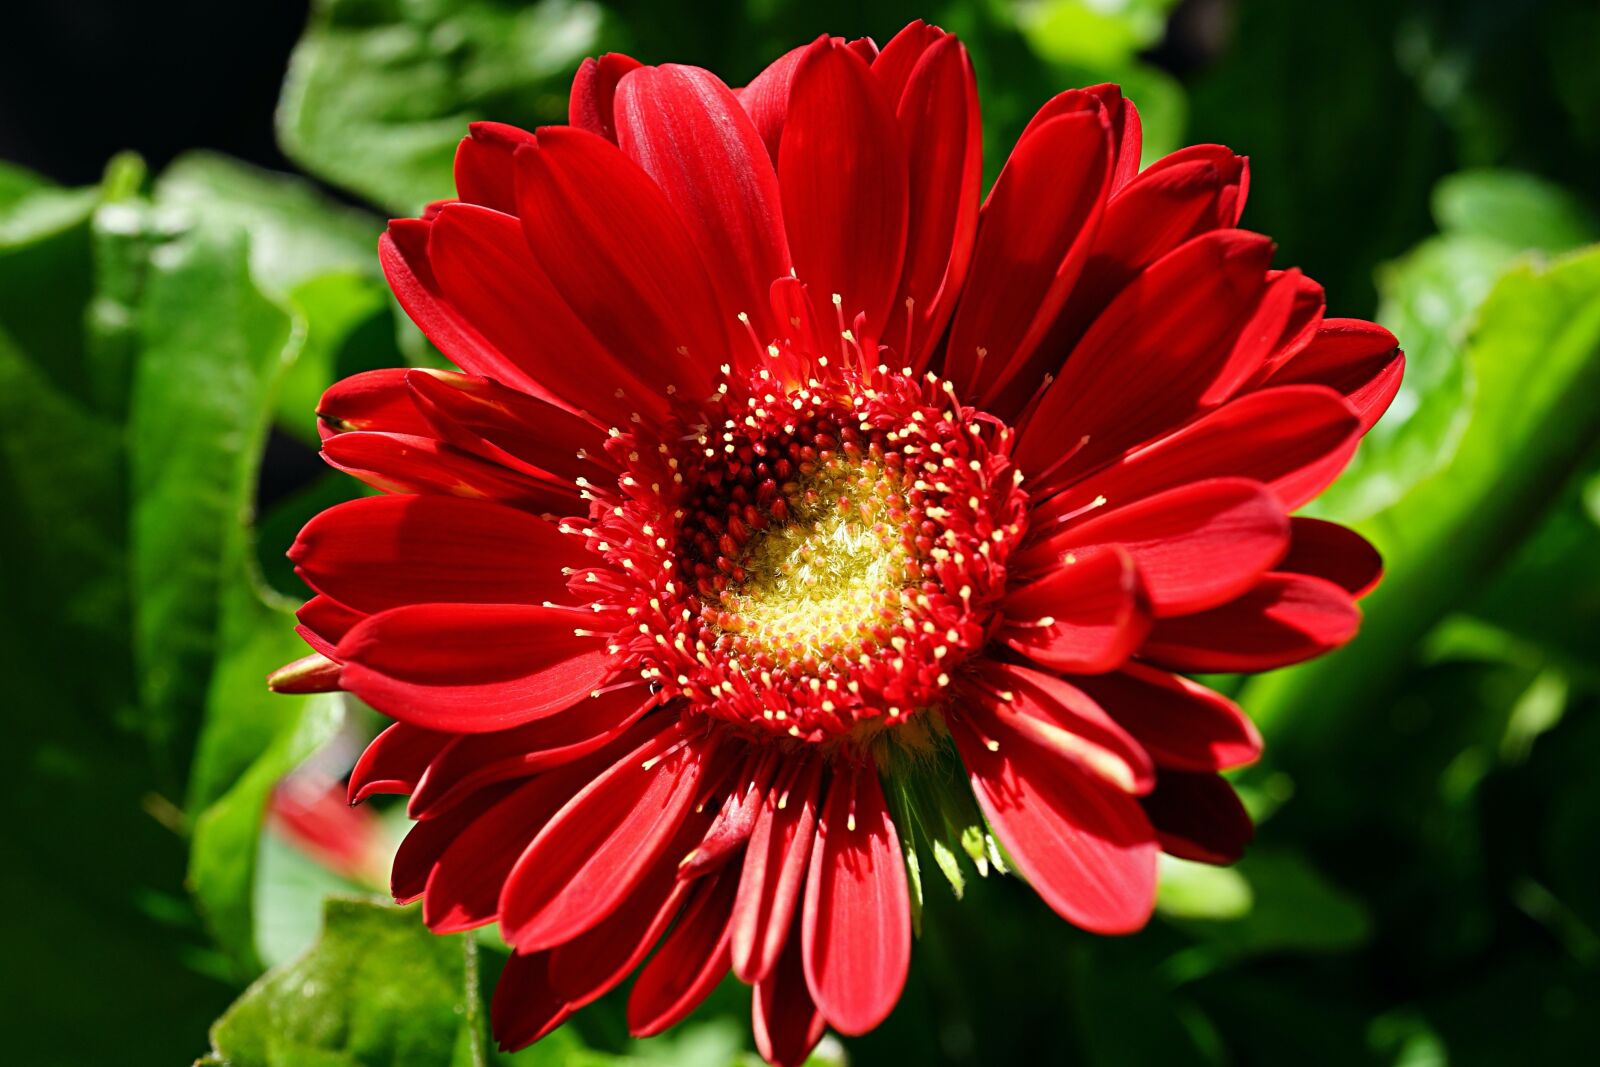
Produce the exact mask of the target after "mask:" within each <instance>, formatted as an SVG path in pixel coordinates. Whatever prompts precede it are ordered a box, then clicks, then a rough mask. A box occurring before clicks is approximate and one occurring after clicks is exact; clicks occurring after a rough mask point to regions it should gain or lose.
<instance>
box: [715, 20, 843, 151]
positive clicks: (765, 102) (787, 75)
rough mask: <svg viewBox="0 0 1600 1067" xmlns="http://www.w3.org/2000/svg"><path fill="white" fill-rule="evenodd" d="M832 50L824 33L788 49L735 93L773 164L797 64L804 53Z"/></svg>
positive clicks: (830, 41) (787, 116) (785, 117)
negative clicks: (804, 43) (806, 43)
mask: <svg viewBox="0 0 1600 1067" xmlns="http://www.w3.org/2000/svg"><path fill="white" fill-rule="evenodd" d="M832 47H833V43H832V40H831V39H830V38H829V37H828V36H827V35H826V34H824V35H822V36H821V37H818V38H817V39H816V40H815V41H812V42H811V43H810V44H808V45H801V46H800V47H799V48H791V49H790V50H789V51H787V52H785V53H784V54H783V55H781V56H779V57H778V58H777V59H775V60H774V61H773V62H772V63H770V64H768V66H767V68H766V69H765V70H763V71H762V72H761V73H760V74H757V75H756V76H755V78H754V79H752V80H751V82H750V84H749V85H747V86H745V87H744V88H743V89H740V90H738V91H737V92H736V93H735V95H736V96H737V97H738V98H739V106H740V107H743V108H744V110H745V112H746V113H747V114H748V115H749V116H750V121H751V122H752V123H754V125H755V128H756V132H757V133H758V134H760V135H761V143H762V144H764V145H765V146H766V148H767V155H769V156H770V157H772V159H773V160H774V161H776V160H777V158H778V145H779V142H780V141H781V139H782V137H783V126H784V123H785V122H786V121H787V120H788V118H789V87H790V86H791V85H793V84H794V71H795V68H796V67H797V66H799V65H800V58H801V57H802V56H804V55H805V54H806V53H807V52H811V51H816V50H818V49H826V48H832Z"/></svg>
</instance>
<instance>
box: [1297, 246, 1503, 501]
mask: <svg viewBox="0 0 1600 1067" xmlns="http://www.w3.org/2000/svg"><path fill="white" fill-rule="evenodd" d="M1514 255H1515V250H1513V249H1509V248H1507V247H1505V246H1504V245H1501V244H1500V243H1499V242H1497V241H1492V240H1489V239H1488V238H1484V237H1476V236H1465V235H1458V236H1444V237H1433V238H1430V239H1428V240H1427V241H1424V242H1423V243H1422V244H1420V245H1418V246H1417V247H1416V248H1414V249H1412V250H1411V251H1410V252H1409V253H1407V254H1406V255H1405V256H1403V257H1402V258H1400V259H1399V260H1396V261H1395V262H1393V263H1388V264H1385V265H1384V266H1383V267H1381V268H1380V269H1379V271H1378V291H1379V293H1380V294H1381V296H1382V302H1381V303H1380V304H1379V305H1378V315H1377V319H1378V321H1379V322H1381V323H1383V324H1384V325H1385V326H1387V327H1388V328H1389V329H1390V330H1391V331H1393V332H1394V334H1395V336H1396V337H1398V338H1399V339H1400V344H1401V346H1402V347H1403V348H1404V349H1405V353H1406V373H1405V378H1404V379H1403V380H1402V381H1401V384H1400V392H1399V394H1397V395H1396V396H1395V399H1394V403H1393V404H1392V405H1390V407H1389V410H1388V411H1387V412H1385V414H1384V417H1383V418H1382V419H1380V420H1379V421H1378V424H1377V425H1376V426H1374V427H1373V428H1372V430H1371V431H1370V432H1369V433H1368V434H1367V436H1366V438H1365V439H1364V440H1363V441H1362V443H1361V447H1360V449H1359V450H1357V452H1356V455H1355V458H1354V459H1353V460H1351V462H1350V466H1349V467H1348V468H1346V470H1345V472H1344V474H1343V475H1341V476H1340V478H1339V480H1338V481H1337V482H1335V483H1334V484H1333V485H1332V486H1330V487H1329V488H1328V490H1327V491H1326V492H1325V493H1323V494H1322V496H1321V497H1319V498H1318V499H1317V501H1316V502H1315V503H1314V504H1313V505H1312V506H1311V507H1310V508H1308V509H1307V510H1308V512H1309V513H1310V514H1315V515H1323V516H1327V517H1330V518H1337V519H1339V520H1341V521H1344V522H1350V521H1354V520H1357V519H1361V518H1365V517H1366V516H1368V515H1372V514H1374V513H1376V512H1378V511H1379V510H1381V509H1382V508H1384V507H1387V506H1388V505H1390V504H1393V503H1394V502H1395V501H1396V500H1398V499H1400V497H1401V496H1403V495H1404V494H1405V491H1406V490H1407V489H1409V488H1410V487H1411V486H1413V485H1415V484H1416V483H1417V482H1418V481H1420V480H1422V479H1423V478H1425V477H1427V476H1428V475H1429V474H1431V473H1433V472H1434V471H1436V470H1438V469H1439V468H1440V467H1441V466H1442V465H1444V464H1445V463H1446V462H1448V461H1449V458H1450V456H1451V455H1452V454H1453V453H1454V452H1455V449H1456V447H1457V446H1458V445H1459V444H1460V441H1461V433H1462V431H1463V430H1464V429H1465V426H1466V420H1467V412H1468V404H1467V401H1468V398H1469V396H1470V395H1471V391H1472V389H1473V386H1474V383H1473V381H1472V379H1471V377H1470V374H1469V371H1468V368H1467V365H1466V363H1465V361H1464V360H1463V359H1462V358H1461V348H1462V344H1463V341H1464V340H1465V334H1466V331H1467V330H1468V328H1469V327H1470V326H1471V324H1472V312H1473V310H1474V309H1475V308H1477V306H1478V305H1479V304H1481V303H1482V302H1483V298H1484V297H1485V296H1487V295H1488V293H1489V290H1490V288H1491V287H1492V286H1493V285H1494V282H1495V279H1496V278H1498V277H1499V276H1500V273H1501V271H1503V270H1504V269H1505V267H1506V265H1507V264H1508V263H1509V262H1510V261H1511V259H1512V258H1513V256H1514Z"/></svg>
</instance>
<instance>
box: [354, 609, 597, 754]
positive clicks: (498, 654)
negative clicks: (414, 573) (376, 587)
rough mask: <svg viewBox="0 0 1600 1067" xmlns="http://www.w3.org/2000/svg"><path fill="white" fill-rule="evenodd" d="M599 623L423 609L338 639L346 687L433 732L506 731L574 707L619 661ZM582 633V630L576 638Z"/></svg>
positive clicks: (384, 618)
mask: <svg viewBox="0 0 1600 1067" xmlns="http://www.w3.org/2000/svg"><path fill="white" fill-rule="evenodd" d="M593 618H594V616H593V615H592V614H591V613H590V612H587V611H577V610H574V609H570V608H546V607H534V606H531V605H523V604H417V605H413V606H410V607H403V608H394V609H393V610H390V611H385V612H383V613H381V614H378V615H374V616H372V617H371V618H369V619H367V620H366V621H365V622H363V623H361V625H359V626H357V627H356V628H355V629H354V630H351V631H350V632H349V633H348V634H346V635H345V638H344V640H342V641H340V642H339V647H338V650H337V651H338V658H339V659H340V660H341V661H342V662H343V663H344V665H345V667H344V674H343V678H342V681H343V684H344V687H345V689H346V690H348V691H349V692H351V693H354V694H355V695H356V696H358V697H360V698H361V699H362V700H365V701H366V702H367V703H369V704H371V705H372V706H373V707H375V708H377V709H378V710H379V711H381V712H383V713H384V714H385V715H388V716H389V717H390V718H394V719H399V720H400V721H402V722H409V723H411V724H412V725H414V726H422V727H425V728H427V729H430V730H449V731H452V732H454V733H483V732H486V731H489V730H503V729H506V728H507V727H511V726H516V725H518V724H519V723H524V722H528V721H529V720H531V719H537V718H540V717H542V716H545V715H550V714H553V713H555V712H557V711H562V710H564V709H566V708H570V707H571V706H572V705H574V704H576V703H577V702H578V701H579V700H582V699H583V698H584V697H586V696H588V695H589V694H590V693H591V692H593V691H594V690H595V689H597V688H599V687H600V686H601V685H603V684H605V682H606V680H607V679H608V678H609V677H610V675H611V673H612V671H613V670H615V664H614V663H613V662H612V658H611V655H610V654H609V653H608V652H607V651H606V648H605V642H604V640H603V639H601V638H598V637H594V636H590V634H589V631H588V630H586V629H584V627H585V626H586V625H588V624H591V623H592V621H593ZM577 630H582V631H583V632H582V633H577V632H575V631H577Z"/></svg>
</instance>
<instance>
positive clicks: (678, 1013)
mask: <svg viewBox="0 0 1600 1067" xmlns="http://www.w3.org/2000/svg"><path fill="white" fill-rule="evenodd" d="M738 884H739V878H738V875H736V874H734V873H733V872H731V871H724V872H722V873H721V874H718V875H712V876H710V877H707V878H702V879H700V880H699V881H698V882H696V883H694V890H693V894H692V895H691V896H690V898H689V902H688V903H687V904H686V905H684V909H683V915H682V916H680V917H679V919H678V923H677V925H676V926H674V927H673V929H672V933H670V934H668V935H667V937H666V940H664V941H662V942H661V947H660V948H659V949H657V950H656V953H655V955H654V956H651V957H650V962H649V963H647V964H645V965H644V969H643V970H641V971H640V972H639V977H638V979H636V980H635V981H634V983H633V991H632V992H631V993H630V994H629V996H628V1032H629V1033H631V1034H633V1035H634V1036H635V1037H649V1036H650V1035H651V1034H659V1033H660V1032H661V1031H663V1030H665V1029H667V1027H669V1026H672V1025H673V1024H675V1023H678V1022H680V1021H682V1020H683V1019H684V1017H686V1016H687V1015H688V1014H689V1013H690V1012H691V1011H693V1010H694V1009H695V1008H696V1007H698V1006H699V1004H700V1002H701V1001H702V1000H704V999H705V998H706V995H707V994H708V993H710V992H711V990H712V989H714V988H715V987H716V984H717V983H718V982H719V981H721V979H722V976H723V975H725V974H727V973H728V963H729V958H728V913H729V911H730V909H732V907H733V896H734V891H735V889H736V888H737V887H738Z"/></svg>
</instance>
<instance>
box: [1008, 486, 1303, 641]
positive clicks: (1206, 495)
mask: <svg viewBox="0 0 1600 1067" xmlns="http://www.w3.org/2000/svg"><path fill="white" fill-rule="evenodd" d="M1089 515H1090V517H1089V518H1087V519H1084V520H1081V521H1078V522H1076V523H1072V524H1063V525H1062V526H1061V527H1059V528H1058V529H1057V531H1056V532H1053V533H1051V534H1050V535H1049V536H1047V537H1045V538H1043V539H1041V540H1039V541H1038V542H1036V543H1035V544H1034V545H1031V546H1029V547H1028V548H1027V549H1026V550H1025V551H1024V552H1023V553H1022V554H1021V556H1020V558H1019V559H1018V560H1017V561H1016V563H1014V564H1013V567H1012V569H1013V571H1014V572H1018V573H1020V572H1023V571H1034V570H1038V569H1042V568H1044V567H1047V566H1055V565H1057V564H1058V561H1059V560H1060V558H1061V555H1062V554H1063V553H1066V552H1070V551H1074V550H1079V549H1083V548H1085V547H1088V546H1090V545H1097V544H1115V545H1120V546H1121V547H1122V548H1123V549H1124V550H1125V551H1126V552H1127V553H1128V554H1129V555H1130V556H1132V557H1133V562H1134V563H1135V565H1137V566H1138V568H1139V577H1140V578H1141V579H1143V581H1144V587H1145V591H1146V592H1147V593H1148V594H1149V597H1150V603H1151V606H1152V608H1153V609H1154V611H1155V614H1156V615H1157V616H1158V617H1159V616H1164V615H1185V614H1188V613H1190V612H1194V611H1203V610H1205V609H1206V608H1214V607H1216V606H1217V605H1219V604H1225V603H1227V602H1228V601H1229V600H1232V599H1233V598H1235V597H1237V596H1240V595H1242V594H1243V593H1244V592H1245V591H1246V590H1248V589H1249V588H1250V587H1251V586H1253V585H1255V583H1256V580H1257V579H1258V578H1260V577H1261V576H1262V575H1263V574H1265V573H1266V572H1267V571H1268V570H1270V569H1271V568H1272V567H1273V565H1275V564H1276V563H1277V562H1278V561H1279V560H1281V559H1282V558H1283V556H1284V553H1285V552H1286V551H1287V550H1288V547H1289V519H1288V517H1287V516H1286V515H1285V514H1284V511H1283V505H1282V504H1280V503H1279V502H1278V499H1277V498H1276V497H1275V496H1273V495H1272V493H1271V491H1270V490H1268V489H1267V488H1266V486H1264V485H1262V484H1261V483H1260V482H1253V481H1250V480H1248V479H1245V478H1213V479H1209V480H1207V481H1202V482H1194V483H1191V484H1190V485H1184V486H1179V487H1178V488H1176V489H1169V490H1167V491H1166V492H1164V493H1158V494H1156V495H1155V496H1151V497H1146V498H1144V499H1143V500H1139V501H1136V502H1134V503H1132V504H1128V505H1127V506H1125V507H1120V508H1116V509H1114V510H1112V511H1106V510H1104V509H1103V508H1102V509H1097V510H1095V511H1092V512H1090V513H1089Z"/></svg>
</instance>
